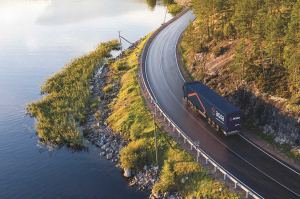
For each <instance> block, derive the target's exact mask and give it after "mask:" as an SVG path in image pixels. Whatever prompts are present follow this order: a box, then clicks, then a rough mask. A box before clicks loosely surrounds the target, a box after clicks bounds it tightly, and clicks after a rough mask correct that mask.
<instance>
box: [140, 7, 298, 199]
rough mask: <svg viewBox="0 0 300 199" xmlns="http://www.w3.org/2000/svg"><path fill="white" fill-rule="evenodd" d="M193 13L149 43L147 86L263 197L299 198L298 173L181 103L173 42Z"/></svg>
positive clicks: (189, 131) (175, 117)
mask: <svg viewBox="0 0 300 199" xmlns="http://www.w3.org/2000/svg"><path fill="white" fill-rule="evenodd" d="M193 19H194V16H193V14H192V12H191V11H189V12H187V13H186V14H184V15H183V16H182V17H180V18H179V19H177V20H176V21H175V22H173V23H171V24H170V25H168V26H167V27H166V28H165V29H163V30H162V31H161V32H160V33H159V34H158V35H157V36H156V37H155V38H154V40H153V41H152V43H151V44H150V47H149V50H148V53H147V57H146V60H144V61H145V69H144V71H145V74H144V76H145V77H146V81H147V82H148V86H149V87H150V90H151V92H152V94H153V97H154V98H155V99H156V100H157V102H158V104H159V105H160V107H161V109H162V110H164V112H165V113H166V114H167V115H168V116H169V117H170V118H171V119H172V120H173V121H174V122H175V123H176V124H177V126H178V127H180V128H181V129H182V130H183V131H184V132H185V133H186V134H187V135H188V136H189V137H190V138H191V139H192V140H195V141H200V147H201V148H202V149H203V150H204V151H205V152H206V153H207V154H209V155H210V156H211V157H212V158H213V159H214V160H215V161H217V162H218V163H219V164H220V165H222V166H223V167H224V168H225V169H226V170H227V171H229V172H230V173H231V174H233V175H234V176H236V177H237V178H238V179H239V180H241V181H242V182H243V183H245V184H246V185H247V186H249V187H250V188H252V189H253V190H254V191H256V192H257V193H259V194H260V195H261V196H263V197H265V198H270V199H274V198H278V199H293V198H300V175H299V172H298V171H296V170H295V169H293V168H290V167H288V166H285V165H284V164H283V163H280V162H279V161H278V160H276V159H274V158H272V157H271V156H269V155H267V154H266V153H264V152H263V151H261V150H260V149H258V148H257V147H255V146H254V145H253V144H251V143H249V142H248V141H247V140H245V139H243V138H242V137H240V136H229V137H225V136H223V135H222V134H218V133H216V132H215V131H214V130H213V129H211V128H210V127H209V126H208V125H207V124H206V122H205V121H203V120H202V119H201V117H199V116H196V115H194V114H193V113H192V112H191V111H190V110H189V109H188V108H186V107H185V106H184V104H183V103H182V97H183V92H182V86H183V83H184V78H183V76H182V74H181V72H180V70H179V67H178V64H177V61H176V60H177V59H176V44H177V43H178V39H179V37H180V35H181V33H182V32H183V31H184V30H185V28H186V27H187V25H188V24H189V23H190V21H191V20H193Z"/></svg>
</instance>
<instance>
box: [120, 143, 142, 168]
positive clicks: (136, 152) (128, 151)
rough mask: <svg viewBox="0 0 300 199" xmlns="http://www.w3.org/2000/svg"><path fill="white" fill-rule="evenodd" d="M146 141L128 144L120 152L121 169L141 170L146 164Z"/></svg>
mask: <svg viewBox="0 0 300 199" xmlns="http://www.w3.org/2000/svg"><path fill="white" fill-rule="evenodd" d="M147 145H148V143H147V140H146V139H139V140H135V141H132V142H130V143H129V144H128V145H127V146H126V147H124V148H123V149H122V150H121V153H120V155H121V159H120V160H121V166H122V168H130V169H141V168H143V167H144V166H145V165H146V164H147V154H148V149H147V147H146V146H147Z"/></svg>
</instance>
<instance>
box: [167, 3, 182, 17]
mask: <svg viewBox="0 0 300 199" xmlns="http://www.w3.org/2000/svg"><path fill="white" fill-rule="evenodd" d="M167 8H168V12H169V13H170V14H172V15H177V14H178V13H180V12H181V11H182V9H183V8H182V6H180V5H178V4H175V3H173V4H169V5H168V6H167Z"/></svg>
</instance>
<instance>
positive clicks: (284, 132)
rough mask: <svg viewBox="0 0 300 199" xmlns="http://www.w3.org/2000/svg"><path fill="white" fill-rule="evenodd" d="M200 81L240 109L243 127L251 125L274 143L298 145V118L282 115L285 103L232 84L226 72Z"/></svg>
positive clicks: (240, 84) (237, 84)
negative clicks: (244, 123)
mask: <svg viewBox="0 0 300 199" xmlns="http://www.w3.org/2000/svg"><path fill="white" fill-rule="evenodd" d="M203 81H204V83H206V84H207V85H208V86H210V87H211V88H214V89H215V90H216V91H218V92H219V93H220V94H222V95H224V96H225V97H226V98H227V99H228V100H229V101H230V102H232V103H233V104H235V105H236V106H238V107H240V108H241V110H242V112H243V114H244V121H245V122H246V123H247V122H251V123H253V124H254V125H255V126H256V127H257V129H259V130H260V132H262V133H264V134H265V135H268V136H270V137H273V139H274V141H275V142H276V143H278V144H288V145H291V146H299V145H300V117H297V116H295V115H292V114H289V113H287V112H285V111H284V106H285V104H286V103H285V101H286V100H285V99H277V98H276V99H275V97H272V96H269V95H266V94H262V93H259V92H258V91H255V88H253V87H251V86H250V85H247V86H246V85H245V84H243V83H242V82H237V81H234V80H233V78H232V77H230V75H229V74H228V72H227V71H223V72H222V73H219V74H214V75H209V76H207V77H206V78H204V80H203ZM234 82H235V83H234ZM234 84H235V85H234ZM246 125H248V124H246Z"/></svg>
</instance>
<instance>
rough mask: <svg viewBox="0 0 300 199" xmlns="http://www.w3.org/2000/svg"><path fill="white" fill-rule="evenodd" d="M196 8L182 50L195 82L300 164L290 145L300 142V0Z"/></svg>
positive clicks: (195, 3)
mask: <svg viewBox="0 0 300 199" xmlns="http://www.w3.org/2000/svg"><path fill="white" fill-rule="evenodd" d="M192 8H193V11H194V13H195V14H196V17H197V18H196V20H195V21H194V22H193V24H191V25H190V26H189V28H188V29H187V31H186V32H185V34H184V36H183V40H182V43H181V46H180V50H181V52H182V54H183V57H184V62H185V67H186V70H187V71H188V72H189V74H190V75H191V78H192V79H194V80H201V81H203V82H204V83H206V84H208V85H209V86H210V87H212V88H214V89H215V90H216V91H217V92H219V93H220V94H221V95H224V96H227V97H228V98H229V99H232V101H233V102H236V103H237V104H239V105H240V107H241V108H242V109H243V111H244V113H245V114H246V115H247V118H249V117H250V118H251V119H250V120H253V121H254V122H253V124H251V125H254V126H256V127H260V130H259V131H258V130H256V132H264V133H261V134H260V133H258V135H259V136H261V137H263V138H265V140H267V141H268V142H270V143H273V144H274V143H275V142H276V143H279V145H281V146H280V147H279V148H280V149H281V150H282V151H283V152H285V153H287V154H288V155H289V156H291V157H293V158H294V159H298V160H299V152H297V150H291V149H292V148H291V146H292V145H293V146H299V143H300V139H299V129H298V130H297V123H298V125H299V121H300V120H299V118H300V50H299V49H300V0H279V1H270V0H225V1H223V0H222V1H218V0H217V1H213V0H200V1H199V0H192ZM247 94H248V95H247ZM245 96H246V97H245ZM247 96H248V97H247ZM249 96H250V97H249ZM254 101H255V102H254ZM251 106H252V107H251ZM271 113H272V114H273V116H272V114H271ZM275 113H276V114H275ZM275 117H276V119H275ZM250 120H249V121H248V120H247V121H246V123H248V122H250ZM276 120H277V121H276ZM284 121H286V122H285V123H287V121H288V122H289V124H288V125H286V124H279V123H280V122H282V123H284ZM249 125H250V124H249ZM285 125H286V126H285ZM270 126H271V127H272V128H273V127H274V129H271V130H268V131H266V130H264V127H268V128H269V127H270ZM268 128H267V129H268ZM298 128H299V127H298ZM256 129H257V128H256ZM278 129H280V132H279V131H278ZM278 132H279V133H278ZM297 134H298V135H297ZM285 136H289V139H290V140H292V141H289V140H287V139H285ZM297 136H298V138H297ZM276 138H277V139H276ZM276 145H277V144H276ZM279 145H277V146H279ZM288 145H290V146H289V147H287V146H288ZM298 151H299V150H298Z"/></svg>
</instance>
